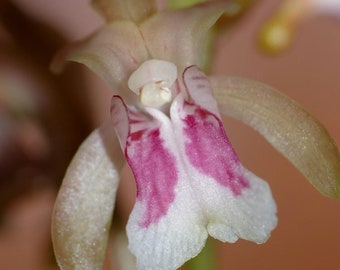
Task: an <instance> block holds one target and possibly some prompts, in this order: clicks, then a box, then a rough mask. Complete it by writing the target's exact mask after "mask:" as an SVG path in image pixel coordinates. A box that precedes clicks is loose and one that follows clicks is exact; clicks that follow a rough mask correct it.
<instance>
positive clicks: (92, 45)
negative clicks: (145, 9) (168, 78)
mask: <svg viewBox="0 0 340 270" xmlns="http://www.w3.org/2000/svg"><path fill="white" fill-rule="evenodd" d="M146 59H148V53H147V51H146V48H145V46H144V41H143V38H142V36H141V35H140V32H139V29H138V27H137V26H136V25H135V24H134V23H133V22H130V21H118V22H114V23H111V24H108V25H106V26H104V27H103V28H102V29H100V30H99V31H98V32H96V33H94V34H93V35H92V36H90V37H89V38H87V39H86V40H84V41H81V42H79V43H75V44H72V45H70V46H69V47H66V48H65V49H63V50H62V51H60V52H59V53H58V54H57V55H56V57H55V58H54V59H53V62H52V64H51V69H52V71H54V72H56V73H58V72H60V71H61V70H62V69H63V68H64V66H65V64H66V61H75V62H78V63H81V64H84V65H86V66H87V67H88V68H89V69H91V70H92V71H94V72H95V73H97V74H98V75H99V76H100V77H102V78H103V79H104V80H105V81H106V82H107V84H108V85H109V86H110V87H111V89H112V90H113V91H115V90H116V89H120V94H121V95H123V96H124V98H128V97H127V96H128V95H129V94H131V95H132V93H131V91H130V90H129V89H128V88H127V81H128V78H129V76H130V75H131V73H132V72H133V71H134V70H135V69H136V68H137V67H138V66H139V65H140V63H141V62H143V61H145V60H146ZM125 90H126V91H125ZM125 95H126V96H125Z"/></svg>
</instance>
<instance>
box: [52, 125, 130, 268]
mask: <svg viewBox="0 0 340 270" xmlns="http://www.w3.org/2000/svg"><path fill="white" fill-rule="evenodd" d="M107 151H108V152H107ZM120 153H121V151H120V150H119V144H118V140H117V139H116V138H115V134H114V131H113V128H112V126H110V123H105V124H104V125H103V126H102V127H100V128H99V129H98V130H95V131H94V132H93V133H92V134H91V135H90V136H89V137H88V138H87V139H86V140H85V141H84V143H83V144H82V145H81V146H80V148H79V150H78V152H77V154H76V155H75V157H74V158H73V160H72V162H71V164H70V166H69V168H68V170H67V172H66V176H65V178H64V180H63V184H62V186H61V189H60V191H59V194H58V197H57V201H56V203H55V208H54V212H53V218H52V239H53V246H54V250H55V254H56V258H57V262H58V265H59V266H60V268H61V269H63V270H73V269H88V270H100V269H102V264H103V261H104V258H105V251H106V242H107V238H108V234H109V228H110V224H111V217H112V212H113V206H114V202H115V197H116V191H117V186H118V181H119V171H120V169H121V167H122V166H123V163H124V162H123V157H122V155H121V154H120Z"/></svg>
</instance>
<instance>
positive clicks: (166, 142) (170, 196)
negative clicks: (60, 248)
mask: <svg viewBox="0 0 340 270" xmlns="http://www.w3.org/2000/svg"><path fill="white" fill-rule="evenodd" d="M146 110H147V112H148V114H149V115H143V114H141V113H137V112H135V111H132V109H129V108H127V107H126V105H125V104H124V103H123V101H122V100H121V99H120V98H119V97H114V99H113V101H112V118H113V122H114V125H115V128H116V130H117V133H118V134H120V135H119V136H120V137H121V138H120V140H121V145H122V147H123V149H124V151H125V155H126V158H127V161H128V163H129V165H130V167H131V169H132V171H133V173H134V175H135V179H136V183H137V199H136V204H135V206H134V208H133V211H132V213H131V215H130V218H129V221H128V224H127V233H128V237H129V248H130V250H131V251H132V253H133V254H134V255H135V256H136V258H137V269H150V270H156V269H157V270H163V269H164V270H166V269H176V268H178V267H179V266H181V265H182V264H183V263H184V262H185V261H187V260H189V259H190V258H192V257H194V256H196V255H197V254H198V253H199V252H200V250H201V249H202V248H203V246H204V243H205V240H206V238H207V232H206V229H205V227H204V223H203V221H202V216H201V215H200V212H199V205H198V203H197V201H195V200H194V199H193V198H192V195H191V194H190V185H188V183H187V181H185V179H187V178H188V177H187V176H185V175H184V171H183V170H181V168H182V167H181V164H180V163H179V157H178V156H177V151H176V142H175V140H174V138H173V133H172V127H171V123H170V120H169V118H167V116H165V115H164V114H163V113H162V112H160V111H158V110H157V109H153V108H148V109H146ZM124 114H125V116H124ZM126 118H127V119H128V123H129V127H128V128H126V125H125V123H124V119H126ZM119 119H121V120H119Z"/></svg>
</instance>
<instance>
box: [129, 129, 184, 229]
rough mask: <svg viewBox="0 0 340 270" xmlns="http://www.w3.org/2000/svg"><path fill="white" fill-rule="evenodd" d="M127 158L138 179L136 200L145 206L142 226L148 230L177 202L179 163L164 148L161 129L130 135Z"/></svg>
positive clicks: (141, 131)
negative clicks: (177, 165) (176, 189)
mask: <svg viewBox="0 0 340 270" xmlns="http://www.w3.org/2000/svg"><path fill="white" fill-rule="evenodd" d="M126 158H127V161H128V163H129V165H130V167H131V169H132V171H133V174H134V176H135V179H136V184H137V200H138V201H140V202H141V203H142V204H144V206H145V211H144V213H143V217H142V220H141V221H140V223H139V225H140V226H141V227H148V226H149V225H150V224H152V223H157V222H158V221H159V219H160V218H161V217H162V216H164V215H166V213H167V211H168V209H169V207H170V205H171V203H172V202H173V201H174V199H175V190H174V189H175V185H176V183H177V181H178V173H177V168H176V160H175V157H174V156H173V155H172V154H171V153H170V152H169V151H168V150H167V149H166V148H165V147H164V141H163V140H162V139H161V138H160V130H159V128H156V129H144V130H139V131H138V132H135V133H131V134H130V135H129V137H128V140H127V147H126Z"/></svg>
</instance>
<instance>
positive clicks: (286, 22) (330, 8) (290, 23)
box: [260, 0, 340, 53]
mask: <svg viewBox="0 0 340 270" xmlns="http://www.w3.org/2000/svg"><path fill="white" fill-rule="evenodd" d="M317 15H328V16H331V17H334V18H338V19H339V18H340V0H285V1H283V3H282V4H281V5H280V6H279V9H278V11H277V12H276V13H275V14H274V16H272V18H271V19H270V20H269V21H268V22H267V23H266V24H265V26H264V27H263V29H262V31H261V35H260V42H261V45H262V47H263V48H264V49H265V50H266V51H268V52H274V53H276V52H280V51H282V50H284V49H286V48H287V47H288V46H289V45H290V44H291V42H292V39H293V35H294V31H296V30H297V28H298V26H299V25H300V24H301V23H302V22H304V21H306V20H307V19H308V18H310V17H312V16H317Z"/></svg>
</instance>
